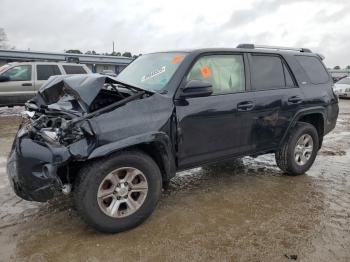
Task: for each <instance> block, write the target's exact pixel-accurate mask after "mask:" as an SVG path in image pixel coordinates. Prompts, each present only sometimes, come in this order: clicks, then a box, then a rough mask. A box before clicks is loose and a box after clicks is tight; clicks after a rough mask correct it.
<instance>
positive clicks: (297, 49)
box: [237, 44, 312, 53]
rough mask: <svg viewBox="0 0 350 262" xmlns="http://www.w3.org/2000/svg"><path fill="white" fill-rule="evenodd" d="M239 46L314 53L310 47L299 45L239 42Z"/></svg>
mask: <svg viewBox="0 0 350 262" xmlns="http://www.w3.org/2000/svg"><path fill="white" fill-rule="evenodd" d="M237 48H245V49H273V50H286V51H298V52H304V53H312V52H311V50H310V49H308V48H297V47H285V46H270V45H254V44H239V45H238V46H237Z"/></svg>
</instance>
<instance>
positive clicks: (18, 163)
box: [7, 74, 148, 202]
mask: <svg viewBox="0 0 350 262" xmlns="http://www.w3.org/2000/svg"><path fill="white" fill-rule="evenodd" d="M147 95H148V94H147V93H146V92H145V91H143V90H138V89H136V88H134V87H130V86H126V85H121V84H120V83H117V82H116V81H115V80H114V79H113V78H110V77H108V76H102V75H97V74H96V75H75V76H55V77H51V78H50V79H49V80H48V82H47V83H46V84H45V85H43V87H42V88H41V89H40V90H39V92H38V94H37V96H36V97H35V98H34V99H32V100H30V101H28V102H27V103H26V111H24V112H23V121H22V124H21V126H20V128H19V130H18V132H17V135H16V137H15V140H14V142H13V146H12V150H11V153H10V155H9V159H8V164H7V173H8V176H9V180H10V182H11V185H12V187H13V189H14V191H15V192H16V194H17V195H18V196H20V197H21V198H23V199H26V200H30V201H39V202H44V201H47V200H49V199H51V198H52V197H54V196H55V194H56V193H57V192H61V191H63V192H69V191H70V190H69V189H70V184H71V181H70V180H71V176H70V172H74V170H75V168H76V167H77V166H79V163H81V162H82V161H84V160H86V159H87V158H88V156H89V155H90V153H91V152H92V151H93V150H94V149H95V148H96V146H97V145H98V137H97V136H96V132H95V131H94V129H93V127H92V125H91V123H90V120H91V119H92V118H94V117H96V116H98V115H100V114H103V113H105V112H109V111H111V110H114V109H116V108H118V107H120V106H122V105H125V104H126V103H128V102H130V101H132V100H135V99H140V98H142V97H144V96H147Z"/></svg>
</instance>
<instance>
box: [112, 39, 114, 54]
mask: <svg viewBox="0 0 350 262" xmlns="http://www.w3.org/2000/svg"><path fill="white" fill-rule="evenodd" d="M112 54H114V41H113V52H112Z"/></svg>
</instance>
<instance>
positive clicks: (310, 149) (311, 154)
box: [275, 122, 319, 175]
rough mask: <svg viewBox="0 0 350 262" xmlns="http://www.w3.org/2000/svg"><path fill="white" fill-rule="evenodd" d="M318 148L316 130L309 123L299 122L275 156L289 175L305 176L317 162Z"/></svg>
mask: <svg viewBox="0 0 350 262" xmlns="http://www.w3.org/2000/svg"><path fill="white" fill-rule="evenodd" d="M318 147H319V138H318V133H317V130H316V128H315V127H314V126H313V125H311V124H309V123H304V122H298V123H297V124H296V125H295V127H294V128H293V129H292V130H291V131H290V133H289V137H288V139H287V140H286V141H285V142H284V143H283V145H282V146H281V148H280V149H279V150H278V151H277V152H276V154H275V157H276V162H277V166H278V167H279V168H280V169H282V170H283V171H284V172H285V173H286V174H289V175H301V174H304V173H305V172H306V171H307V170H309V169H310V167H311V166H312V164H313V162H314V161H315V158H316V155H317V151H318Z"/></svg>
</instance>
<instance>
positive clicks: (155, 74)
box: [141, 66, 165, 82]
mask: <svg viewBox="0 0 350 262" xmlns="http://www.w3.org/2000/svg"><path fill="white" fill-rule="evenodd" d="M164 72H165V66H162V67H160V68H158V69H156V70H153V71H152V72H150V73H148V74H147V75H144V76H143V77H142V78H141V82H144V81H146V80H148V79H151V78H152V77H155V76H157V75H160V74H162V73H164Z"/></svg>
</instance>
